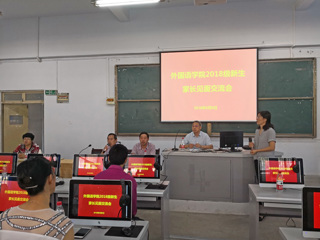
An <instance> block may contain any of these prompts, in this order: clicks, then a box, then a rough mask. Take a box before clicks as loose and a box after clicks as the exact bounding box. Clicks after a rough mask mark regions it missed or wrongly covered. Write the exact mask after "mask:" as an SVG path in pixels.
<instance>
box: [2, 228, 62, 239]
mask: <svg viewBox="0 0 320 240" xmlns="http://www.w3.org/2000/svg"><path fill="white" fill-rule="evenodd" d="M0 239H1V240H21V239H23V240H57V239H56V238H53V237H48V236H44V235H41V234H35V233H29V232H18V231H10V230H0Z"/></svg>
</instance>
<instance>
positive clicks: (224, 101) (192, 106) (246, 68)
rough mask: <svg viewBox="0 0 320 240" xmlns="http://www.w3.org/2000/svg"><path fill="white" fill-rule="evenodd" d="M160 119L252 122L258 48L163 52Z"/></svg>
mask: <svg viewBox="0 0 320 240" xmlns="http://www.w3.org/2000/svg"><path fill="white" fill-rule="evenodd" d="M160 58H161V70H160V71H161V91H160V92H161V122H193V121H194V120H195V119H197V120H199V121H203V122H210V121H214V122H250V121H252V122H253V121H256V116H257V63H258V51H257V49H253V48H252V49H226V50H209V51H185V52H162V53H161V54H160Z"/></svg>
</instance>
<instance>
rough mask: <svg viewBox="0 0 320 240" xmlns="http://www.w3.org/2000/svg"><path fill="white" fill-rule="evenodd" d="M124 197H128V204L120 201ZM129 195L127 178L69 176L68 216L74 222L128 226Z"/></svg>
mask: <svg viewBox="0 0 320 240" xmlns="http://www.w3.org/2000/svg"><path fill="white" fill-rule="evenodd" d="M124 196H127V198H128V199H129V200H128V201H127V204H124V202H123V201H122V200H123V199H122V197H123V198H124ZM131 196H132V182H131V181H129V180H86V179H81V180H80V179H75V180H74V179H72V180H71V181H70V191H69V209H68V213H69V218H70V219H71V220H72V221H73V223H74V224H76V225H86V226H110V227H113V226H115V227H117V226H118V227H130V226H131V219H132V200H131V199H132V198H131ZM120 204H123V205H122V207H121V206H120Z"/></svg>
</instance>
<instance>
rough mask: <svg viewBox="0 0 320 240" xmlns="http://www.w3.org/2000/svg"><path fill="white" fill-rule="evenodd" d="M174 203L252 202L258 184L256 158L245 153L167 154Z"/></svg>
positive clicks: (166, 152)
mask: <svg viewBox="0 0 320 240" xmlns="http://www.w3.org/2000/svg"><path fill="white" fill-rule="evenodd" d="M162 156H163V161H164V162H163V165H164V172H165V174H166V175H167V176H168V180H169V181H170V182H171V184H170V188H171V190H170V199H180V200H195V201H227V202H248V201H249V197H248V196H249V191H248V184H251V183H255V170H254V163H253V157H252V155H250V152H249V151H243V152H234V153H229V152H196V153H193V152H190V151H188V150H184V151H163V152H162Z"/></svg>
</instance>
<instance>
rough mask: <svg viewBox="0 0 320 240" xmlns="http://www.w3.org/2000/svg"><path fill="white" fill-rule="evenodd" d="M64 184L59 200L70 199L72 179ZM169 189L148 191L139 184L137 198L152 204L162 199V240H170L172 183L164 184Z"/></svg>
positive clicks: (57, 192) (144, 186) (57, 188)
mask: <svg viewBox="0 0 320 240" xmlns="http://www.w3.org/2000/svg"><path fill="white" fill-rule="evenodd" d="M63 180H64V182H65V183H64V184H63V185H60V186H57V187H56V190H55V194H56V195H57V197H58V198H69V184H70V180H71V179H70V178H65V179H63ZM163 184H164V185H166V186H167V187H166V188H165V189H146V186H147V185H146V184H138V187H137V197H138V206H139V201H142V202H148V201H149V202H150V201H153V199H154V201H155V200H156V199H157V198H161V237H162V239H170V208H169V192H170V182H169V181H165V182H164V183H163Z"/></svg>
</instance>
